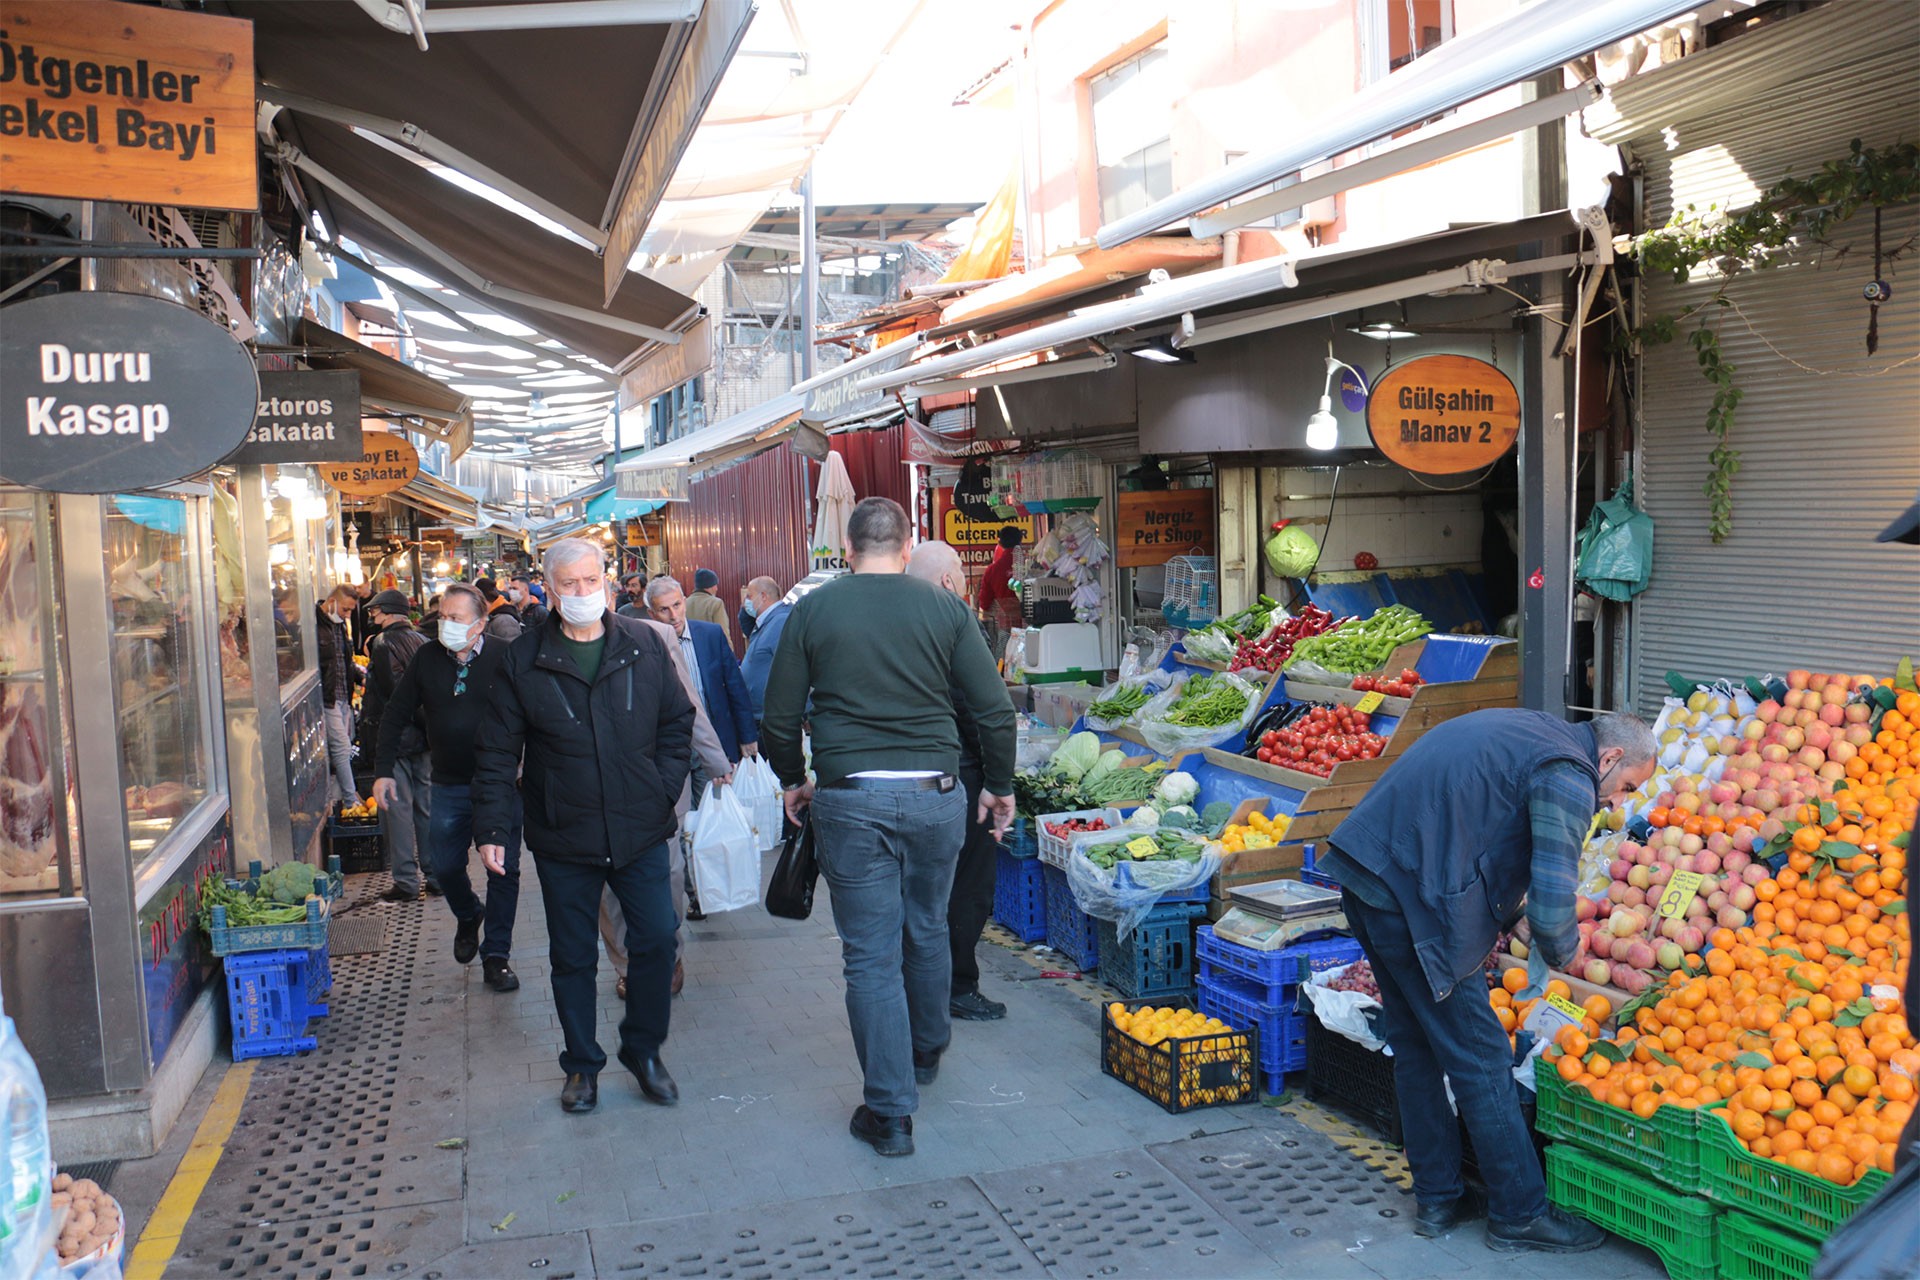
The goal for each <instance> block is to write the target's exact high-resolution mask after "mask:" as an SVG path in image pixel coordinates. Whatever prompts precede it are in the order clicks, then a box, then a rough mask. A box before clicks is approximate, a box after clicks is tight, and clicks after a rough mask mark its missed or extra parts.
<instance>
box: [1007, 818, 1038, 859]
mask: <svg viewBox="0 0 1920 1280" xmlns="http://www.w3.org/2000/svg"><path fill="white" fill-rule="evenodd" d="M1000 847H1001V848H1002V849H1003V850H1005V851H1006V852H1007V853H1010V854H1012V855H1013V856H1014V857H1016V858H1037V857H1039V856H1040V844H1039V842H1038V841H1037V840H1035V839H1034V835H1033V820H1032V819H1030V818H1015V819H1014V820H1013V825H1012V826H1010V827H1008V828H1007V838H1006V839H1005V840H1002V841H1001V842H1000Z"/></svg>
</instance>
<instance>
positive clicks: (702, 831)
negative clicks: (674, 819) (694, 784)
mask: <svg viewBox="0 0 1920 1280" xmlns="http://www.w3.org/2000/svg"><path fill="white" fill-rule="evenodd" d="M698 812H699V814H700V822H699V826H698V828H697V829H696V830H695V832H694V836H693V849H692V851H691V852H690V853H689V855H688V865H689V867H690V869H691V870H692V872H693V882H694V886H695V892H697V893H698V894H699V895H700V907H701V909H702V910H704V911H708V912H714V911H738V910H739V909H740V908H742V907H751V906H753V905H754V904H755V903H757V902H759V901H760V842H759V838H758V837H757V836H755V835H754V832H753V819H752V818H751V817H750V816H749V815H748V813H747V807H746V806H745V805H744V804H742V803H741V802H740V797H739V796H737V795H735V794H734V792H733V788H732V787H719V788H716V787H715V786H714V784H713V783H711V782H709V783H708V784H707V789H706V791H705V792H704V793H702V795H701V797H700V808H699V810H698Z"/></svg>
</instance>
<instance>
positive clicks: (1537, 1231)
mask: <svg viewBox="0 0 1920 1280" xmlns="http://www.w3.org/2000/svg"><path fill="white" fill-rule="evenodd" d="M1606 1241H1607V1233H1606V1232H1605V1231H1604V1230H1602V1229H1601V1228H1599V1227H1596V1226H1594V1225H1593V1224H1592V1223H1591V1222H1588V1221H1587V1220H1586V1219H1585V1218H1576V1217H1574V1216H1573V1215H1572V1214H1570V1213H1563V1212H1561V1211H1560V1210H1559V1209H1548V1210H1547V1211H1546V1212H1545V1213H1543V1214H1541V1215H1540V1216H1539V1217H1537V1218H1535V1219H1534V1220H1533V1221H1532V1222H1523V1223H1521V1224H1520V1225H1519V1226H1502V1225H1500V1224H1499V1223H1497V1222H1489V1223H1487V1248H1489V1249H1492V1250H1494V1251H1495V1252H1496V1253H1526V1252H1528V1251H1529V1250H1538V1251H1539V1252H1541V1253H1585V1252H1586V1251H1587V1250H1589V1249H1598V1248H1599V1247H1600V1246H1601V1245H1603V1244H1605V1243H1606Z"/></svg>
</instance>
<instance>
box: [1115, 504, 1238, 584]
mask: <svg viewBox="0 0 1920 1280" xmlns="http://www.w3.org/2000/svg"><path fill="white" fill-rule="evenodd" d="M1213 531H1214V520H1213V490H1211V489H1162V490H1160V491H1158V492H1143V493H1123V494H1121V495H1120V518H1119V520H1118V521H1117V522H1116V524H1115V529H1114V542H1113V553H1114V556H1115V558H1116V561H1117V563H1118V564H1119V565H1120V567H1121V568H1123V569H1137V568H1139V567H1140V566H1142V565H1151V564H1165V563H1166V562H1167V561H1169V560H1171V559H1173V558H1174V557H1175V556H1185V555H1200V556H1210V555H1212V554H1213V545H1214V542H1213Z"/></svg>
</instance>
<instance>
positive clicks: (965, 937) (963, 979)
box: [947, 775, 1000, 996]
mask: <svg viewBox="0 0 1920 1280" xmlns="http://www.w3.org/2000/svg"><path fill="white" fill-rule="evenodd" d="M962 782H963V784H964V785H965V788H966V793H967V838H966V840H965V842H964V843H962V844H961V846H960V860H959V862H958V863H957V864H955V866H954V870H953V891H952V893H951V894H949V895H948V898H947V941H948V945H949V946H950V947H951V949H952V951H953V994H954V995H957V996H958V995H965V994H967V993H968V992H970V991H978V990H979V989H980V961H979V959H978V957H976V956H975V955H974V949H975V948H976V947H977V946H979V944H980V933H981V931H982V930H983V929H985V928H986V927H987V921H988V919H990V918H991V917H992V915H993V873H994V863H995V861H996V854H997V852H998V850H999V848H1000V842H999V841H998V840H995V839H994V838H993V828H992V827H989V826H987V825H986V824H985V823H983V822H976V821H975V820H974V814H975V813H976V812H978V810H979V808H980V779H979V777H978V776H977V775H976V776H974V777H963V778H962Z"/></svg>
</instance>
